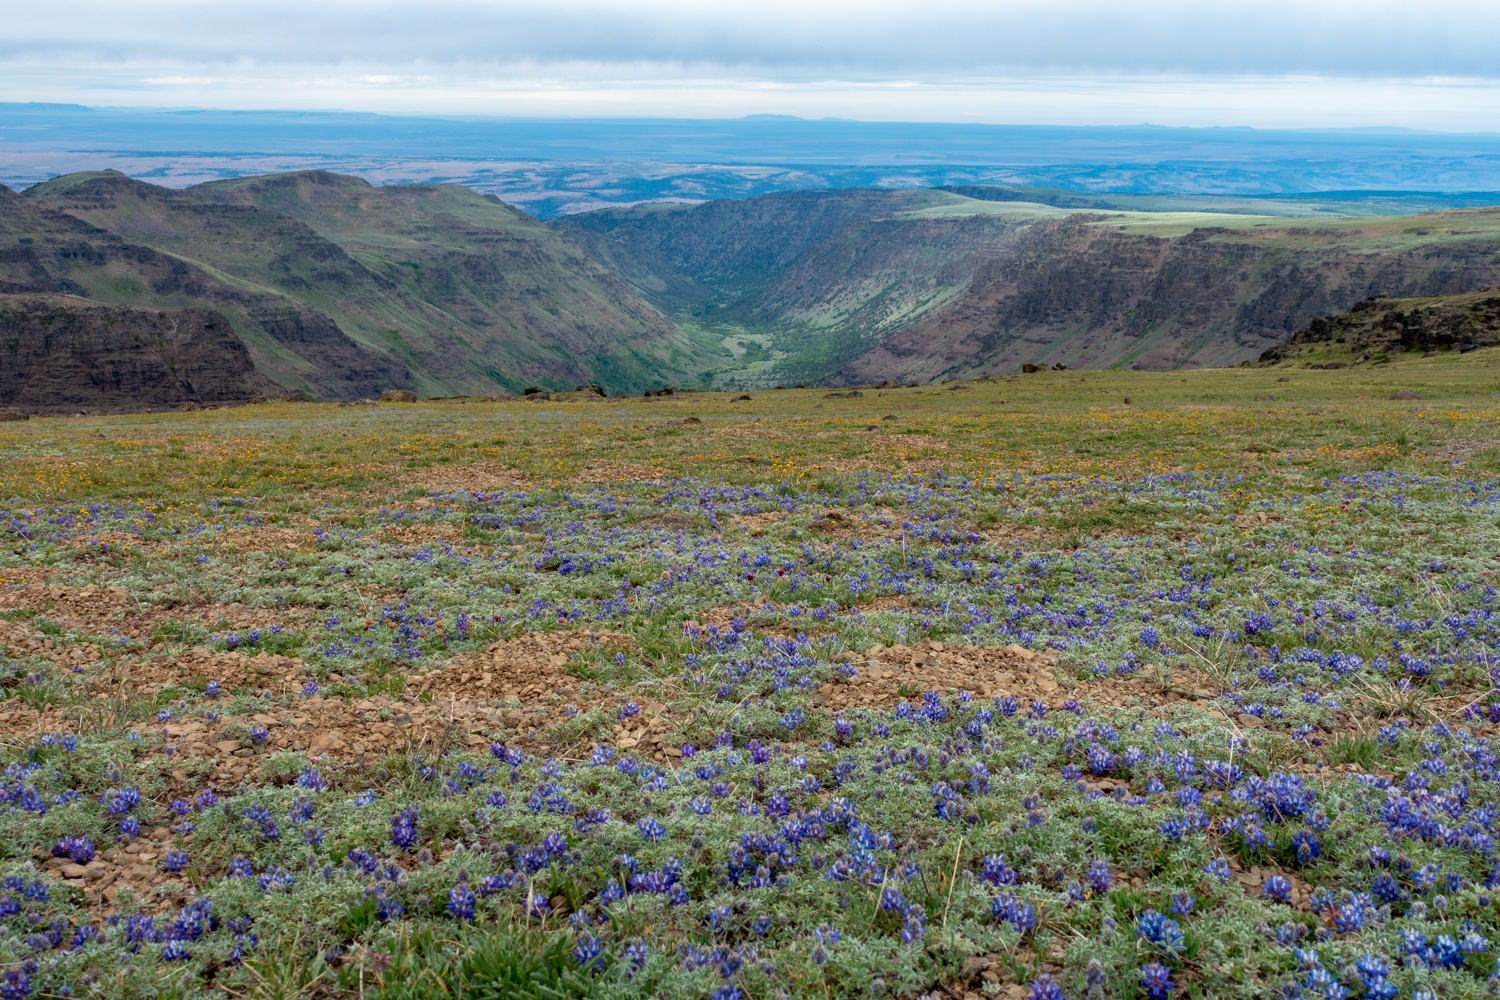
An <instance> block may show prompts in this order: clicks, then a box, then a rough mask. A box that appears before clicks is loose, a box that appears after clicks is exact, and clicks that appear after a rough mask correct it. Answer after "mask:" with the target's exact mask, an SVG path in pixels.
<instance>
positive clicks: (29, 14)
mask: <svg viewBox="0 0 1500 1000" xmlns="http://www.w3.org/2000/svg"><path fill="white" fill-rule="evenodd" d="M7 20H8V24H7V29H6V38H5V39H4V40H3V41H0V54H3V55H6V56H10V57H15V56H20V55H26V54H33V55H34V54H39V53H50V54H56V55H64V54H66V55H72V56H75V57H76V56H88V57H92V58H97V59H102V60H105V61H109V60H119V61H167V62H181V63H184V64H191V63H209V64H213V63H217V64H224V63H240V64H250V65H257V66H263V67H292V66H303V67H310V66H318V65H336V64H341V63H349V64H359V65H362V66H366V67H387V69H385V70H382V69H378V68H375V69H371V70H370V72H376V73H379V72H394V71H395V70H394V69H392V68H394V67H407V66H423V67H428V68H429V69H430V68H433V67H437V68H441V67H443V66H452V67H455V68H460V69H462V68H469V69H471V70H472V69H477V68H480V67H490V68H492V69H493V68H497V67H513V66H520V65H527V66H551V65H595V66H602V67H609V68H610V70H611V72H612V73H613V74H614V75H616V76H621V75H624V76H634V75H646V76H651V75H660V74H661V73H662V72H663V70H664V69H665V70H669V71H672V72H679V71H680V72H683V73H687V74H691V75H700V76H701V75H704V73H705V72H706V71H707V72H709V73H710V74H711V75H719V74H723V75H734V76H761V75H764V76H771V77H778V78H780V77H784V78H788V79H792V80H812V79H823V78H829V77H838V78H842V79H879V78H886V77H891V76H915V77H921V78H924V79H929V80H935V79H955V78H961V77H965V76H995V75H1004V76H1014V75H1024V74H1028V73H1056V72H1090V73H1204V74H1216V75H1233V74H1295V73H1310V74H1318V75H1330V76H1373V77H1392V76H1396V77H1401V76H1412V77H1421V76H1431V75H1445V76H1475V77H1489V76H1493V75H1495V73H1496V63H1495V58H1494V46H1493V40H1494V38H1496V37H1500V5H1496V4H1493V3H1488V2H1485V3H1472V2H1448V3H1435V4H1431V5H1429V6H1427V7H1426V8H1425V9H1423V10H1421V11H1418V10H1416V9H1415V7H1414V5H1412V4H1410V3H1405V2H1402V3H1391V2H1380V0H1372V2H1369V3H1363V4H1354V3H1345V2H1339V0H1334V2H1326V0H1319V2H1308V0H1300V2H1289V0H1266V2H1264V3H1255V4H1249V3H1239V4H1233V3H1230V4H1214V3H1204V2H1202V0H1198V2H1193V3H1187V2H1182V0H1163V2H1154V3H1153V2H1146V3H1140V2H1137V3H1131V2H1128V0H1115V2H1109V3H1105V2H1100V0H1051V2H1043V0H1021V2H1009V3H989V4H986V3H982V2H980V3H976V2H967V3H958V2H954V0H931V2H920V3H919V2H903V3H890V2H885V3H881V2H869V3H849V2H842V0H834V2H821V3H820V2H816V0H812V2H809V0H803V2H795V3H794V2H789V0H766V2H762V3H754V4H750V3H743V2H739V3H714V4H703V3H699V2H694V3H684V2H678V0H641V2H630V3H601V2H598V0H592V2H590V0H560V2H554V3H549V4H546V5H542V4H535V3H515V2H500V3H467V2H455V0H435V2H431V3H423V4H410V3H404V4H392V3H383V2H377V3H353V2H349V0H331V2H323V3H311V4H310V3H305V2H299V3H290V2H287V0H266V2H262V3H255V4H246V3H241V4H223V3H221V4H204V3H201V2H197V0H195V2H192V3H186V2H160V0H154V2H153V0H142V2H136V3H131V4H118V3H99V2H82V0H59V2H56V3H48V4H40V5H32V6H30V7H27V8H22V9H20V10H18V11H14V12H12V13H11V14H10V16H9V17H8V19H7ZM622 71H623V72H622Z"/></svg>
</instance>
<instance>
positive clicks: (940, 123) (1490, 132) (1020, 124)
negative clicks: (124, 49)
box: [0, 99, 1500, 136]
mask: <svg viewBox="0 0 1500 1000" xmlns="http://www.w3.org/2000/svg"><path fill="white" fill-rule="evenodd" d="M20 108H27V109H37V110H49V109H55V110H69V111H94V112H115V113H120V112H145V113H156V114H199V113H222V114H231V115H298V114H307V115H330V116H333V115H348V116H353V117H373V118H419V119H423V118H425V119H438V120H446V121H478V122H531V123H536V122H576V123H584V122H630V121H664V122H721V123H722V122H740V121H756V120H764V121H781V122H804V123H807V124H810V125H817V124H849V125H880V126H899V125H910V126H916V127H951V128H969V127H973V128H1014V129H1080V130H1103V129H1119V130H1127V129H1160V130H1163V131H1169V130H1170V131H1223V132H1228V131H1243V132H1358V133H1366V134H1368V133H1395V134H1412V135H1442V136H1466V135H1469V136H1500V123H1497V125H1496V127H1494V128H1488V129H1484V128H1475V129H1456V128H1446V129H1445V128H1419V127H1416V126H1412V125H1398V124H1389V125H1332V124H1329V125H1251V124H1240V123H1232V124H1179V123H1172V122H1163V121H1150V120H1143V121H1120V122H1102V123H1090V122H1070V121H1000V120H995V121H988V120H985V121H980V120H960V119H939V118H933V119H907V118H854V117H849V116H845V115H822V116H818V117H813V116H810V115H798V114H788V113H782V112H769V111H767V112H747V113H744V114H717V115H716V114H706V113H705V114H602V113H590V114H582V113H580V114H564V113H553V112H532V113H526V112H517V113H510V114H499V113H490V112H480V111H441V110H432V111H416V110H411V111H407V110H378V109H368V108H353V107H338V106H331V105H330V106H322V107H311V106H309V107H274V106H253V105H246V106H227V105H208V104H86V103H80V102H77V101H15V100H3V99H0V110H4V109H20Z"/></svg>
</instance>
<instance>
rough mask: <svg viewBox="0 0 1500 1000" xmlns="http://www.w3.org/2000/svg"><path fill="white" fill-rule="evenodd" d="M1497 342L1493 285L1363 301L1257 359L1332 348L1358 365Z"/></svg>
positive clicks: (1498, 305)
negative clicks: (1453, 292)
mask: <svg viewBox="0 0 1500 1000" xmlns="http://www.w3.org/2000/svg"><path fill="white" fill-rule="evenodd" d="M1496 345H1500V289H1490V290H1487V291H1482V292H1471V293H1468V294H1464V295H1443V296H1437V297H1431V298H1405V299H1397V298H1388V297H1375V298H1369V299H1365V300H1363V301H1361V302H1358V303H1356V304H1355V305H1354V306H1353V307H1352V308H1350V309H1349V310H1347V311H1345V312H1343V313H1339V314H1338V315H1335V316H1319V317H1317V318H1316V319H1314V320H1313V321H1312V322H1310V323H1309V324H1308V325H1307V326H1306V327H1304V328H1303V329H1301V330H1299V331H1297V333H1295V334H1293V335H1292V337H1291V338H1290V339H1288V340H1287V342H1286V343H1284V344H1279V345H1277V346H1276V347H1273V348H1271V349H1270V350H1268V351H1266V352H1264V353H1263V354H1261V356H1260V359H1259V360H1260V362H1261V363H1262V364H1279V363H1282V362H1288V361H1297V360H1299V359H1304V358H1306V359H1309V360H1311V359H1312V358H1313V357H1314V356H1315V355H1316V356H1322V355H1327V354H1329V353H1330V352H1332V353H1337V354H1339V355H1341V356H1344V355H1348V356H1349V357H1350V360H1351V361H1352V362H1353V363H1355V364H1358V363H1361V362H1367V361H1375V360H1377V359H1383V358H1388V357H1390V356H1391V355H1394V354H1399V353H1405V352H1412V351H1417V352H1421V353H1423V354H1426V353H1428V352H1433V351H1453V350H1456V351H1471V350H1474V349H1476V348H1480V347H1494V346H1496ZM1334 363H1337V362H1334Z"/></svg>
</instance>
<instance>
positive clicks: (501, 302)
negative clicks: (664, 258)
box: [191, 172, 717, 391]
mask: <svg viewBox="0 0 1500 1000" xmlns="http://www.w3.org/2000/svg"><path fill="white" fill-rule="evenodd" d="M191 193H192V195H193V196H194V197H195V198H197V199H200V200H201V201H202V202H203V203H205V204H206V205H208V206H210V207H212V208H214V209H217V208H219V207H221V206H226V205H233V206H245V207H250V208H253V209H254V210H258V211H262V212H273V213H276V214H277V215H278V216H280V217H284V218H289V219H292V220H296V221H298V222H300V223H302V224H304V225H306V226H307V227H308V228H309V229H310V230H312V231H313V232H315V233H317V234H318V235H319V236H320V237H322V238H323V239H325V240H327V241H329V242H330V243H332V244H334V245H336V246H338V247H339V248H341V249H342V250H343V251H345V252H347V253H348V254H349V255H350V257H352V258H353V259H354V260H356V261H357V262H358V263H359V264H360V265H361V266H363V267H364V268H365V269H366V270H367V271H368V272H369V273H370V274H371V275H372V276H374V278H375V279H376V280H378V281H379V282H381V283H382V284H383V286H384V288H383V291H382V294H380V295H376V294H374V293H372V292H370V291H368V290H365V291H362V292H361V293H360V294H357V295H352V296H348V297H340V298H339V301H338V302H337V308H338V310H339V315H340V316H341V317H346V318H347V320H348V325H347V326H346V328H347V329H350V332H351V334H353V335H355V336H356V337H367V338H371V339H375V338H378V337H381V336H384V335H388V331H389V330H390V329H396V330H399V331H401V334H402V335H403V338H404V340H405V342H406V344H407V345H408V347H409V349H410V350H411V351H412V352H413V356H414V358H415V359H417V361H418V362H419V364H420V365H421V367H422V369H423V370H426V371H430V372H432V373H433V374H434V375H435V376H437V377H439V378H441V379H442V380H443V382H444V384H445V386H446V387H448V388H450V389H456V388H471V389H478V388H483V386H480V385H478V384H476V383H475V381H474V373H482V374H483V375H485V376H486V377H487V378H488V379H490V380H491V381H490V383H489V386H490V387H491V388H493V386H494V385H496V384H498V385H501V386H504V387H506V388H511V389H519V388H521V387H522V385H523V383H530V382H534V381H541V382H544V383H548V384H553V385H560V384H564V383H569V382H571V383H577V382H595V381H597V382H601V383H603V384H606V385H608V386H610V387H612V388H614V389H623V390H628V391H637V390H639V389H641V388H644V387H646V386H648V385H654V384H659V383H660V382H661V381H663V380H667V381H671V380H677V381H681V380H684V379H691V378H692V377H693V376H694V375H696V373H697V371H698V370H700V369H701V368H702V367H705V366H706V365H708V364H711V363H712V362H713V361H715V360H717V356H716V355H715V354H713V353H712V352H711V351H706V350H704V349H703V348H702V347H700V346H699V345H698V344H696V343H694V342H693V341H691V340H690V339H689V338H687V337H686V336H685V335H684V334H683V333H682V331H681V330H679V329H678V328H677V327H675V326H674V325H673V324H672V323H671V322H669V321H668V320H667V319H666V318H665V317H664V316H663V315H662V314H661V313H660V312H659V311H658V310H657V309H655V308H653V307H652V306H651V305H649V304H648V303H647V302H645V301H643V300H642V299H641V298H640V297H639V296H638V295H637V294H636V293H635V292H634V291H633V290H632V289H631V288H630V287H629V286H628V285H627V284H626V283H625V282H624V281H622V280H621V279H620V278H619V277H618V276H617V275H615V274H614V273H612V272H611V271H609V270H607V269H606V268H604V267H602V266H600V265H599V264H598V263H597V262H596V261H594V260H592V259H591V258H590V257H589V256H588V255H587V254H586V253H584V252H583V250H582V249H581V248H580V247H579V246H578V245H577V244H575V243H574V242H573V241H571V240H569V239H567V238H565V237H563V236H561V235H559V234H558V233H555V232H553V231H552V230H551V229H549V228H548V227H546V226H544V225H542V224H541V223H539V222H537V221H536V220H535V219H532V218H530V217H528V216H526V215H524V214H522V213H521V212H518V211H516V210H515V209H514V208H511V207H510V206H508V205H506V204H504V203H503V202H501V201H500V200H499V199H497V198H495V197H494V196H493V195H482V194H479V193H477V192H475V191H472V190H469V189H468V188H462V187H452V186H439V185H400V186H388V187H380V188H376V187H371V186H370V185H368V184H366V183H365V182H363V181H359V180H356V179H354V178H349V177H338V176H336V175H332V174H323V173H316V172H312V173H301V174H288V175H280V176H274V177H260V178H249V179H239V180H233V181H223V182H216V183H213V184H206V185H203V186H201V187H199V188H195V189H193V190H192V192H191ZM382 324H386V325H382ZM455 342H456V343H457V344H458V345H459V347H460V350H459V351H455V349H454V348H455Z"/></svg>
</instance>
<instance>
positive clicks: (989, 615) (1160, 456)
mask: <svg viewBox="0 0 1500 1000" xmlns="http://www.w3.org/2000/svg"><path fill="white" fill-rule="evenodd" d="M747 349H748V348H747ZM1497 442H1500V349H1485V350H1478V351H1473V352H1471V353H1469V354H1465V355H1462V356H1458V355H1454V354H1449V355H1444V356H1440V357H1432V358H1425V359H1413V360H1401V361H1397V362H1394V363H1391V364H1385V365H1379V366H1369V367H1351V368H1346V369H1342V370H1336V371H1314V370H1308V369H1303V368H1290V367H1273V368H1240V369H1226V370H1213V371H1182V372H1169V373H1158V374H1150V373H1134V372H1131V373H1126V372H1074V371H1049V372H1043V373H1040V374H1035V375H1028V376H1013V377H1002V378H993V379H983V380H976V381H972V382H967V383H956V384H940V385H931V386H925V387H921V388H912V389H887V390H876V389H864V390H861V391H857V392H853V393H845V392H837V393H833V392H829V391H826V390H783V391H756V392H754V393H753V394H752V395H750V396H745V395H740V394H735V393H717V394H715V393H680V394H678V395H676V396H673V397H665V398H653V399H649V400H642V399H609V400H600V399H597V398H596V397H594V398H585V397H583V396H582V395H581V394H580V395H576V396H573V395H570V396H554V398H553V399H552V400H549V401H545V402H522V401H512V402H478V401H467V400H447V401H440V402H427V403H417V404H381V405H376V406H349V405H343V406H338V405H321V404H290V403H277V404H265V405H255V406H247V407H242V408H237V409H225V410H214V411H202V412H192V413H176V414H154V415H140V416H122V417H81V418H70V419H39V420H38V419H34V420H30V421H24V422H15V423H8V424H0V457H3V462H0V688H3V690H0V695H3V696H4V699H3V701H0V768H3V772H4V773H3V776H0V997H4V998H12V997H56V996H74V997H81V996H100V997H200V996H219V995H227V996H234V997H267V998H269V997H303V996H311V997H370V998H393V1000H394V998H404V997H431V996H449V997H468V998H487V997H495V998H499V997H507V998H509V997H515V998H558V997H643V998H644V997H657V996H674V997H682V998H712V1000H736V998H755V1000H759V998H768V1000H769V998H779V997H790V998H801V997H820V998H830V1000H831V998H835V997H848V998H854V997H859V998H864V997H873V998H878V997H891V998H914V997H918V996H924V995H926V996H933V997H956V998H970V997H990V996H999V997H1014V998H1022V997H1031V998H1038V1000H1058V998H1061V997H1067V998H1089V1000H1097V998H1104V997H1117V998H1132V997H1145V998H1151V1000H1162V998H1167V997H1173V998H1184V997H1198V998H1210V997H1244V998H1260V997H1272V996H1276V997H1308V998H1313V997H1320V998H1338V997H1352V998H1390V997H1412V998H1419V997H1432V998H1447V997H1468V996H1476V995H1495V994H1496V993H1497V991H1500V978H1497V974H1496V952H1497V950H1500V919H1497V915H1496V907H1495V899H1496V893H1497V892H1500V746H1497V736H1500V690H1497V684H1500V602H1497V598H1496V589H1495V578H1496V576H1497V575H1500V444H1497Z"/></svg>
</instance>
